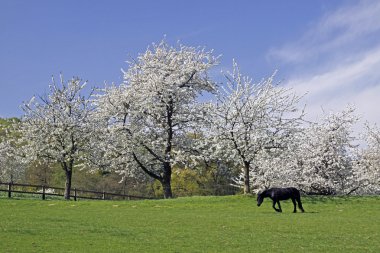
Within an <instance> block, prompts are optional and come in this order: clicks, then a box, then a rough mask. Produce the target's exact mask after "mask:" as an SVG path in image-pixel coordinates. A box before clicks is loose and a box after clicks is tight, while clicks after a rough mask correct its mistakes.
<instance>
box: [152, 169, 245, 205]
mask: <svg viewBox="0 0 380 253" xmlns="http://www.w3.org/2000/svg"><path fill="white" fill-rule="evenodd" d="M230 180H231V175H230V174H229V173H227V174H223V173H221V172H220V171H218V170H217V169H216V167H215V166H214V167H208V168H207V169H206V168H203V167H202V168H201V169H199V168H198V169H195V170H192V169H178V168H175V169H174V172H173V174H172V181H171V186H172V189H173V193H174V196H176V197H184V196H206V195H233V194H237V193H240V189H239V188H236V187H233V186H231V181H230ZM153 189H154V190H153V192H154V195H155V197H157V198H159V197H161V196H162V195H163V190H162V185H161V184H160V182H158V181H155V182H154V183H153Z"/></svg>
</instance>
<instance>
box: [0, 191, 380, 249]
mask: <svg viewBox="0 0 380 253" xmlns="http://www.w3.org/2000/svg"><path fill="white" fill-rule="evenodd" d="M379 201H380V198H379V197H350V198H324V197H319V198H310V197H309V198H304V207H305V210H306V213H296V214H293V213H291V211H292V204H291V201H287V202H283V204H282V207H283V211H284V212H283V213H276V212H274V210H273V209H272V207H271V203H270V202H269V201H264V203H263V205H262V206H261V207H260V208H258V207H257V206H256V203H255V199H254V198H252V197H248V196H232V197H231V196H229V197H191V198H178V199H170V200H150V201H78V202H74V201H56V200H51V201H41V200H21V199H19V200H8V199H5V198H0V206H1V208H0V216H1V217H3V219H2V222H1V223H0V236H1V240H0V247H1V251H3V252H323V253H325V252H329V253H330V252H339V253H340V252H379V250H380V241H379V240H378V238H379V237H380V223H379V222H378V221H379V220H380V209H379V208H378V204H379Z"/></svg>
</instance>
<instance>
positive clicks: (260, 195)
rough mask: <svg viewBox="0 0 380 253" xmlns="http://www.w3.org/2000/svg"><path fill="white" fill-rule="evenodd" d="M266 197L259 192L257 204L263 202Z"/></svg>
mask: <svg viewBox="0 0 380 253" xmlns="http://www.w3.org/2000/svg"><path fill="white" fill-rule="evenodd" d="M263 201H264V197H263V194H262V193H259V194H257V206H260V205H261V203H263Z"/></svg>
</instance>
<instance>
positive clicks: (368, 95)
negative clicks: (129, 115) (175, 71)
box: [0, 0, 380, 124]
mask: <svg viewBox="0 0 380 253" xmlns="http://www.w3.org/2000/svg"><path fill="white" fill-rule="evenodd" d="M164 35H166V38H167V40H168V42H169V43H176V41H177V40H180V41H181V43H183V44H186V45H190V46H205V47H206V48H207V49H214V50H215V54H217V55H219V54H222V61H221V64H220V66H219V67H217V68H216V69H215V73H218V71H219V70H220V69H229V68H230V67H231V65H232V59H236V60H237V62H238V63H239V65H240V67H241V70H242V72H243V73H245V74H247V75H250V76H251V77H253V79H255V80H258V79H261V78H263V77H266V76H269V75H271V74H272V73H273V71H274V70H276V69H278V74H277V79H278V80H281V81H282V83H283V84H284V85H288V86H291V87H294V90H295V91H296V92H298V93H299V94H303V93H305V92H308V94H307V95H306V96H305V100H304V102H305V103H307V111H308V112H309V116H310V117H314V116H315V115H317V114H318V113H321V111H322V109H321V108H323V109H324V110H326V111H328V110H334V111H337V110H341V109H343V108H344V107H345V106H346V105H347V104H348V103H351V104H353V105H356V107H357V108H358V110H357V111H358V113H359V114H361V115H362V117H363V118H364V119H367V120H368V121H370V122H377V123H378V124H380V117H379V111H380V110H379V109H378V108H379V106H378V102H377V100H379V99H380V1H376V0H373V1H351V0H341V1H337V0H324V1H323V0H319V1H305V0H289V1H281V0H267V1H248V0H247V1H239V0H236V1H211V0H209V1H205V0H203V1H198V0H196V1H194V0H192V1H178V0H177V1H174V0H172V1H169V0H167V1H165V0H162V1H153V0H152V1H116V0H109V1H105V0H104V1H101V0H99V1H84V0H66V1H41V0H34V1H28V0H24V1H20V0H0V117H11V116H21V115H22V112H21V111H20V109H19V105H20V104H21V103H22V101H27V100H29V99H30V98H31V97H32V96H33V95H35V94H43V93H45V92H46V91H47V88H48V85H49V83H50V80H51V76H52V75H55V76H56V77H57V76H58V75H59V73H60V72H62V73H63V75H64V76H65V78H66V79H68V78H71V77H72V76H79V77H81V78H83V79H85V80H88V81H89V84H90V85H91V86H98V87H99V86H102V85H103V84H104V82H107V83H111V82H114V83H120V82H121V77H122V74H121V71H120V69H121V68H126V67H127V64H126V63H125V61H126V60H128V58H129V57H130V56H132V57H133V56H136V55H137V54H138V53H142V52H143V51H145V49H146V48H147V46H148V45H149V44H151V43H152V42H158V41H160V40H161V39H162V38H163V36H164Z"/></svg>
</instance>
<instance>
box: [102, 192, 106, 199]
mask: <svg viewBox="0 0 380 253" xmlns="http://www.w3.org/2000/svg"><path fill="white" fill-rule="evenodd" d="M102 199H103V200H105V199H106V192H105V191H103V196H102Z"/></svg>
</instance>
